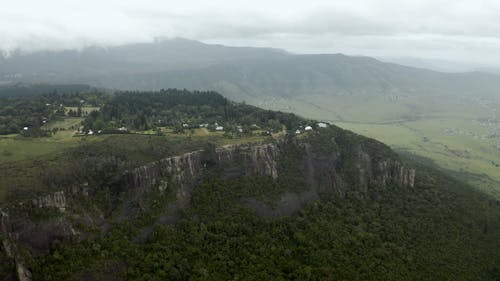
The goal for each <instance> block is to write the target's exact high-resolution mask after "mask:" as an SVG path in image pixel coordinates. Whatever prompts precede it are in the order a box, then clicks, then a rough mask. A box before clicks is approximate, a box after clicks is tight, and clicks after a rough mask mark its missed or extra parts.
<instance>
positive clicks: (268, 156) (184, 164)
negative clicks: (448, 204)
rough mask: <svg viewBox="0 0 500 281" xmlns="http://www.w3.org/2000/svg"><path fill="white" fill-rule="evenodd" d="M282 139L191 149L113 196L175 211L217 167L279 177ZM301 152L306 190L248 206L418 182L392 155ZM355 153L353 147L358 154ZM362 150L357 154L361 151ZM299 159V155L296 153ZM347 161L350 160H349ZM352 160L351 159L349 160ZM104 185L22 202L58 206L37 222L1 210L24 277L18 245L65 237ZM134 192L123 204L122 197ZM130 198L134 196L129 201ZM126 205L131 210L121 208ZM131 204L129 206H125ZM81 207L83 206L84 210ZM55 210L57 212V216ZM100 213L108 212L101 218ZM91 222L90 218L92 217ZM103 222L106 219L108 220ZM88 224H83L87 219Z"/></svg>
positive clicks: (128, 181) (273, 210) (272, 211)
mask: <svg viewBox="0 0 500 281" xmlns="http://www.w3.org/2000/svg"><path fill="white" fill-rule="evenodd" d="M281 145H285V143H284V142H281V143H267V144H235V145H227V146H223V147H219V148H213V149H212V151H203V150H198V151H193V152H189V153H185V154H182V155H179V156H174V157H168V158H165V159H162V160H159V161H156V162H153V163H149V164H147V165H144V166H141V167H138V168H136V169H133V170H129V171H126V172H124V173H123V174H122V175H121V176H120V175H119V176H117V179H116V181H115V182H113V183H112V184H111V187H110V191H111V194H109V195H110V198H111V199H112V200H113V199H114V200H115V202H114V203H113V204H116V205H118V204H121V206H122V208H125V209H126V208H129V209H130V210H132V211H131V212H123V219H125V220H127V219H130V218H131V217H133V215H134V214H133V212H134V210H140V209H141V208H142V206H141V205H140V204H139V203H138V202H139V201H140V200H141V198H142V197H143V195H144V194H147V193H154V192H159V193H163V192H165V191H169V192H173V194H175V200H174V202H171V203H169V204H171V205H169V209H170V210H174V211H175V210H177V209H179V208H184V207H185V206H187V205H188V204H189V202H190V200H191V195H192V193H193V190H194V188H195V187H196V186H197V184H198V183H199V182H200V181H201V180H202V178H203V177H204V176H205V175H206V174H207V171H209V170H211V169H214V168H215V169H217V170H218V171H222V177H223V178H225V179H231V178H235V177H242V176H268V177H269V178H270V180H273V179H278V178H279V177H280V176H284V175H283V174H282V170H280V169H282V166H281V165H280V159H281V158H282V156H284V155H283V154H284V153H285V152H284V150H282V149H281ZM291 145H294V147H296V148H297V149H296V150H295V151H299V152H298V153H299V155H301V156H299V158H300V159H297V161H299V166H298V169H299V170H300V173H301V174H302V175H303V177H304V180H305V183H306V184H307V188H305V189H304V191H302V192H299V193H293V192H286V193H284V194H282V196H281V197H280V199H279V200H278V201H277V202H276V204H274V205H272V206H271V205H268V204H266V203H263V202H261V201H259V200H257V199H255V198H247V199H245V200H244V201H243V202H242V203H243V204H245V205H246V206H248V207H249V208H251V209H253V210H254V211H255V212H256V213H257V214H259V215H263V216H271V217H275V216H284V215H285V216H286V215H292V214H294V213H295V212H296V211H297V210H299V209H300V208H302V207H303V206H304V205H306V204H309V203H310V202H313V201H315V200H318V199H319V194H320V193H322V192H335V193H338V194H340V195H342V194H344V193H346V192H347V191H349V189H357V190H360V191H363V192H368V190H369V189H370V187H372V186H381V187H384V186H399V187H414V186H415V170H414V169H411V168H407V167H405V166H404V165H403V164H402V163H401V162H400V161H398V160H396V159H392V158H387V159H384V160H380V157H378V158H377V160H373V157H372V155H370V154H368V153H366V152H364V151H363V150H362V149H361V150H352V151H351V152H349V153H350V154H343V152H342V151H340V152H337V151H333V152H331V153H330V154H325V153H318V152H315V151H314V147H313V146H312V145H311V144H308V143H304V142H302V143H301V142H298V141H294V143H292V144H291ZM353 151H354V152H353ZM356 151H357V152H356ZM294 157H295V156H294ZM346 159H348V160H346ZM349 161H350V162H349ZM97 188H99V187H95V188H92V187H89V186H88V185H87V184H85V183H83V184H82V185H81V186H76V187H75V186H72V187H68V188H67V189H66V190H61V191H57V192H54V193H51V194H48V195H45V196H40V197H37V198H35V199H32V200H30V201H29V202H24V203H22V204H20V205H21V206H24V207H28V209H33V208H34V209H55V210H58V211H59V212H58V213H59V214H60V215H59V216H58V215H54V216H53V217H50V218H49V219H45V220H43V221H37V220H36V219H32V218H27V217H24V218H23V217H19V218H16V219H11V218H9V217H8V215H7V214H6V213H2V226H1V229H0V230H1V233H0V234H2V237H7V238H8V239H4V241H3V243H4V249H6V250H8V251H10V253H11V254H10V255H9V256H10V257H12V259H14V260H15V261H16V267H17V273H18V276H19V278H20V280H30V274H29V271H27V270H26V268H25V267H24V263H23V260H22V258H21V257H18V256H17V254H16V250H15V249H16V247H15V243H12V242H11V241H16V242H20V243H25V244H28V245H30V246H31V247H32V248H34V249H40V250H44V249H45V250H46V249H48V248H50V245H51V243H52V242H53V241H55V240H61V239H67V238H68V237H72V236H73V235H75V234H77V231H76V230H75V229H74V227H73V225H72V221H71V220H69V219H67V218H68V217H70V216H73V217H72V219H75V218H77V219H78V218H80V220H82V222H83V217H84V216H80V215H76V213H75V211H76V207H75V206H77V205H78V202H79V199H81V198H92V196H93V195H94V194H95V193H96V191H95V190H96V189H97ZM124 194H126V195H127V196H128V195H132V196H129V197H131V198H129V197H127V199H126V200H125V201H124V200H123V199H124V198H122V196H123V195H124ZM127 200H128V201H127ZM123 206H125V207H123ZM127 206H128V207H127ZM80 209H81V208H80ZM55 214H57V213H55ZM100 216H102V214H101V215H100ZM90 220H92V219H90ZM98 220H100V221H105V220H106V217H100V218H99V219H98ZM164 221H175V216H173V217H170V216H165V219H164ZM84 224H85V223H84Z"/></svg>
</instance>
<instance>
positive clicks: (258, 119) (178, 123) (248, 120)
mask: <svg viewBox="0 0 500 281" xmlns="http://www.w3.org/2000/svg"><path fill="white" fill-rule="evenodd" d="M303 122H304V120H303V119H300V118H299V117H297V116H295V115H293V114H289V113H282V112H276V111H269V110H263V109H259V108H256V107H253V106H250V105H246V104H241V103H235V102H231V101H229V100H228V99H226V98H224V97H223V96H222V95H220V94H218V93H215V92H190V91H187V90H176V89H168V90H161V91H159V92H122V93H117V94H116V95H114V96H113V98H112V99H111V100H110V101H109V102H108V103H106V105H105V106H104V107H103V108H102V109H101V110H100V111H99V112H92V113H90V114H89V116H88V118H87V119H86V120H85V121H84V127H85V129H86V130H89V129H90V130H94V131H95V130H101V129H112V128H120V127H126V128H128V129H133V130H150V129H155V128H157V127H171V128H177V129H179V130H181V129H185V128H198V127H200V125H202V126H207V127H215V126H223V127H224V128H225V130H232V129H236V128H241V129H246V130H250V129H251V128H252V127H256V126H258V127H260V128H266V129H269V130H273V131H280V130H282V129H283V126H285V127H287V128H292V127H296V126H298V125H299V124H301V123H303Z"/></svg>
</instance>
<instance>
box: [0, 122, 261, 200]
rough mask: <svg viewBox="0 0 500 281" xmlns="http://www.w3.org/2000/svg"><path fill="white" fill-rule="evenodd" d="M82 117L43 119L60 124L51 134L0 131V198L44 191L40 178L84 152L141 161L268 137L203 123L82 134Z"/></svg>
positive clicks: (53, 124) (48, 126) (54, 124)
mask: <svg viewBox="0 0 500 281" xmlns="http://www.w3.org/2000/svg"><path fill="white" fill-rule="evenodd" d="M81 121H82V119H81V118H71V117H69V118H63V119H61V120H59V121H56V122H51V123H49V124H46V125H45V126H44V128H45V129H53V128H59V129H60V130H58V131H57V132H56V133H55V134H53V135H52V136H51V137H43V138H27V137H22V136H19V135H4V136H0V202H2V201H4V200H5V199H6V198H7V196H8V195H12V194H15V193H17V194H18V195H19V194H21V196H22V197H29V196H28V195H29V194H31V195H32V196H33V194H36V193H38V192H42V191H43V189H44V188H43V187H42V186H43V185H42V184H41V183H40V178H44V177H45V178H46V177H47V174H48V173H54V172H55V171H63V170H65V169H66V168H65V167H69V166H71V165H74V162H75V161H80V160H78V159H77V158H82V157H84V155H86V154H87V153H91V154H95V155H98V156H102V157H105V156H106V155H108V154H109V155H110V156H111V155H113V156H117V157H125V158H126V159H127V161H128V162H130V163H133V164H134V165H141V164H144V163H148V162H151V161H154V160H157V159H160V158H163V157H167V156H170V155H178V154H181V153H183V152H186V151H191V150H195V149H200V148H202V147H203V146H204V144H206V143H208V142H210V143H213V144H215V145H216V146H222V145H227V144H237V143H247V142H260V141H263V140H265V139H266V137H265V136H262V135H260V134H253V135H251V136H242V137H238V136H231V135H225V134H224V132H210V131H208V130H207V129H205V128H200V129H194V130H192V131H191V130H186V131H185V133H181V134H177V133H173V132H172V130H171V129H168V128H164V129H163V130H162V133H163V135H161V136H158V135H156V131H144V132H134V133H132V134H119V135H94V136H82V135H78V134H76V131H75V130H74V128H77V127H78V126H79V124H80V122H81ZM71 128H73V129H71ZM75 157H76V158H75ZM56 173H58V172H56ZM61 177H62V178H64V176H61ZM45 188H47V187H45Z"/></svg>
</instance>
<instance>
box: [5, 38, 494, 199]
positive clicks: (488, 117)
mask: <svg viewBox="0 0 500 281" xmlns="http://www.w3.org/2000/svg"><path fill="white" fill-rule="evenodd" d="M0 77H3V80H5V81H11V82H16V81H26V82H45V83H47V82H50V83H89V84H91V85H94V86H101V87H107V88H117V89H123V90H158V89H161V88H172V87H175V88H186V89H191V90H199V89H208V90H214V91H217V92H220V93H222V94H223V95H225V96H227V97H229V98H231V99H232V100H236V101H246V102H247V103H248V104H253V105H256V106H259V107H264V108H267V109H272V110H281V111H286V112H293V113H296V114H299V115H301V116H304V117H307V118H313V119H317V120H325V121H330V122H334V123H336V124H338V125H339V126H341V127H343V128H346V129H350V130H353V131H355V132H357V133H360V134H363V135H367V136H370V137H374V138H377V139H379V140H381V141H384V142H385V143H387V144H389V145H391V146H392V147H393V148H395V149H397V150H399V151H404V152H405V153H410V154H415V155H416V156H418V157H424V158H429V159H431V160H432V161H435V163H436V165H437V166H441V167H443V168H444V169H445V170H447V171H452V173H453V174H454V175H458V176H460V177H461V179H463V180H465V181H467V182H469V183H471V184H473V185H474V186H476V187H479V188H481V189H482V190H483V191H486V192H488V193H489V194H493V195H495V196H497V197H498V196H500V195H499V186H500V164H499V163H500V138H499V136H500V121H499V119H498V115H497V112H498V110H499V108H500V100H499V97H498V96H499V90H498V89H500V79H498V75H493V74H486V73H479V72H474V73H453V74H451V73H440V72H435V71H429V70H425V69H418V68H411V67H405V66H401V65H396V64H390V63H383V62H380V61H377V60H375V59H371V58H367V57H349V56H344V55H341V54H333V55H326V54H322V55H298V54H291V53H287V52H284V51H280V50H274V49H263V48H232V47H225V46H220V45H207V44H202V43H200V42H195V41H189V40H184V39H175V40H165V41H159V42H155V43H151V44H134V45H126V46H119V47H113V48H109V49H103V48H87V49H84V50H82V51H64V52H41V53H34V54H29V55H22V54H13V56H11V57H10V58H4V59H1V60H0ZM1 79H2V78H0V80H1ZM0 95H1V90H0Z"/></svg>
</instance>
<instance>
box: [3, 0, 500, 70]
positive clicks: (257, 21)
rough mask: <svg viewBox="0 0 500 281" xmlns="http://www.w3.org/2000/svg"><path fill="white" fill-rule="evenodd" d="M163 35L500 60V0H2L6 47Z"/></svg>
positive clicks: (298, 49)
mask: <svg viewBox="0 0 500 281" xmlns="http://www.w3.org/2000/svg"><path fill="white" fill-rule="evenodd" d="M158 37H183V38H189V39H195V40H200V41H203V42H207V43H219V44H225V45H234V46H262V47H275V48H282V49H285V50H288V51H291V52H295V53H344V54H349V55H367V56H378V57H414V58H425V59H443V60H450V61H463V62H474V63H484V64H495V65H500V1H497V0H348V1H337V0H328V1H325V0H307V1H298V0H286V1H285V0H252V1H240V0H210V1H207V0H203V1H202V0H182V1H178V0H177V1H170V0H163V1H161V0H139V1H137V0H135V1H132V0H79V1H76V0H43V1H41V0H15V1H10V0H0V50H1V51H2V53H4V54H8V53H9V52H12V51H13V50H21V51H24V52H32V51H38V50H54V49H57V50H60V49H75V48H76V49H81V48H83V47H86V46H93V45H99V46H113V45H121V44H126V43H134V42H151V41H153V40H154V38H158Z"/></svg>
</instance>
